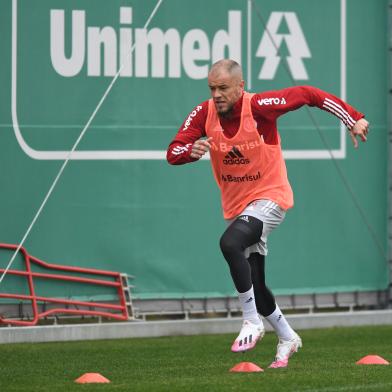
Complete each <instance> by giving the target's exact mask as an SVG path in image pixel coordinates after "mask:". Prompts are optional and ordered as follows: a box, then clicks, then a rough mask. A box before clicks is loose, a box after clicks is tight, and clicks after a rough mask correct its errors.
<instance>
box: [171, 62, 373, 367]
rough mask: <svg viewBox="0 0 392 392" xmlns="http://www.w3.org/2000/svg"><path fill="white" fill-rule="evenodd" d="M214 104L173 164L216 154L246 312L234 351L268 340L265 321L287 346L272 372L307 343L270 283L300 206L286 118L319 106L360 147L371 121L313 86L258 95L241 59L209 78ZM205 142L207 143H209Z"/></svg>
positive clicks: (228, 249)
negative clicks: (281, 238) (269, 264)
mask: <svg viewBox="0 0 392 392" xmlns="http://www.w3.org/2000/svg"><path fill="white" fill-rule="evenodd" d="M208 86H209V88H210V91H211V99H209V100H208V101H205V102H203V103H201V104H200V105H198V106H196V108H195V109H194V110H193V111H192V112H191V114H190V115H189V117H188V118H187V119H186V120H185V121H184V123H183V124H182V126H181V127H180V129H179V131H178V133H177V135H176V137H175V138H174V140H173V141H172V142H171V143H170V145H169V147H168V150H167V160H168V162H169V163H170V164H172V165H181V164H185V163H191V162H195V161H197V160H199V159H200V158H202V156H203V155H205V154H206V153H207V152H208V151H209V152H210V156H211V164H212V168H213V172H214V175H215V179H216V182H217V184H218V186H219V188H220V190H221V197H222V208H223V215H224V218H225V219H226V220H227V221H228V223H229V226H228V228H227V229H226V231H225V232H224V233H223V235H222V237H221V240H220V247H221V250H222V253H223V256H224V257H225V259H226V261H227V263H228V265H229V269H230V273H231V276H232V279H233V282H234V285H235V287H236V289H237V292H238V297H239V301H240V304H241V308H242V312H243V325H242V329H241V331H240V334H239V335H238V337H237V338H236V339H235V341H234V343H233V345H232V347H231V349H232V351H234V352H243V351H247V350H249V349H252V348H253V347H254V346H255V345H256V342H257V341H258V340H260V339H261V338H262V337H263V336H264V326H263V322H262V320H261V318H260V316H259V314H261V315H262V316H264V317H265V318H266V319H267V320H268V321H269V322H270V324H271V325H272V327H273V328H274V330H275V331H276V333H277V335H278V338H279V342H278V347H277V353H276V357H275V360H274V361H273V362H272V364H271V365H270V367H272V368H279V367H286V366H287V365H288V360H289V358H290V356H291V355H292V354H293V353H294V352H297V350H298V349H299V348H300V347H301V346H302V341H301V338H300V337H299V336H298V335H297V333H296V332H295V331H294V330H293V329H292V328H291V327H290V325H289V324H288V322H287V320H286V319H285V317H284V316H283V314H282V312H281V311H280V309H279V306H278V305H277V304H276V302H275V298H274V296H273V294H272V293H271V291H270V290H269V288H268V287H267V286H266V283H265V271H264V266H265V256H266V255H267V237H268V235H269V233H270V232H271V230H272V229H274V228H275V227H277V226H278V225H279V224H280V223H281V222H282V221H283V219H284V217H285V212H286V210H287V209H289V208H291V207H292V206H293V193H292V190H291V187H290V184H289V182H288V179H287V173H286V166H285V163H284V160H283V155H282V150H281V145H280V136H279V134H278V130H277V126H276V122H277V119H278V117H279V116H281V115H283V114H285V113H287V112H289V111H292V110H296V109H298V108H300V107H301V106H303V105H309V106H317V107H318V108H320V109H322V110H325V111H327V112H329V113H331V114H333V115H335V116H336V117H338V118H339V119H340V120H341V121H343V123H344V124H345V125H346V126H347V128H348V131H349V134H350V137H351V139H352V141H353V144H354V147H355V148H357V147H358V140H357V137H358V138H360V140H362V141H363V142H365V141H366V135H367V133H368V126H369V124H368V122H367V121H366V120H365V119H364V118H363V117H364V115H363V114H362V113H359V112H358V111H356V110H355V109H354V108H352V107H351V106H350V105H348V104H347V103H345V102H343V101H342V100H340V99H339V98H337V97H335V96H334V95H332V94H329V93H326V92H324V91H322V90H319V89H316V88H314V87H310V86H301V87H291V88H286V89H283V90H278V91H269V92H263V93H259V94H250V93H248V92H245V91H244V80H243V77H242V70H241V67H240V65H239V64H238V63H236V62H235V61H233V60H220V61H218V62H216V63H215V64H213V66H212V67H211V69H210V71H209V74H208ZM203 138H204V139H203Z"/></svg>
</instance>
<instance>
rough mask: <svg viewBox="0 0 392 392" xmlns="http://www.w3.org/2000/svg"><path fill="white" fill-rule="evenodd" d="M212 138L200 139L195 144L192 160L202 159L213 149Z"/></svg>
mask: <svg viewBox="0 0 392 392" xmlns="http://www.w3.org/2000/svg"><path fill="white" fill-rule="evenodd" d="M211 141H212V137H209V138H207V139H199V140H196V141H195V142H194V143H193V146H192V150H191V154H190V156H191V158H194V159H200V158H201V157H202V156H203V155H204V154H205V153H207V152H208V151H209V150H210V148H211Z"/></svg>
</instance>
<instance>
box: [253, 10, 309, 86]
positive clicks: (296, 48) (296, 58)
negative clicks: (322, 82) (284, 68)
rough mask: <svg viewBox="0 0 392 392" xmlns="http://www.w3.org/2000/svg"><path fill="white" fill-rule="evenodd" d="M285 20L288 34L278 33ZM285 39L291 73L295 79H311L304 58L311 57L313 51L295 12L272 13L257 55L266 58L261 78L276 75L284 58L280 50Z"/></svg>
mask: <svg viewBox="0 0 392 392" xmlns="http://www.w3.org/2000/svg"><path fill="white" fill-rule="evenodd" d="M283 20H285V21H286V24H287V27H288V31H289V33H288V34H279V33H278V31H279V28H280V26H281V24H282V22H283ZM284 41H285V43H286V46H287V49H288V52H289V55H288V56H287V64H288V66H289V69H290V72H291V75H292V76H293V78H294V79H295V80H307V79H309V76H308V73H307V72H306V68H305V65H304V63H303V60H302V59H304V58H310V57H311V53H310V50H309V47H308V44H307V42H306V39H305V36H304V34H303V32H302V29H301V25H300V24H299V21H298V18H297V15H296V14H295V12H272V13H271V16H270V18H269V19H268V22H267V26H266V30H265V31H264V34H263V36H262V38H261V41H260V44H259V47H258V48H257V52H256V57H264V58H265V61H264V64H263V66H262V67H261V70H260V73H259V79H264V80H271V79H273V78H274V77H275V74H276V71H277V69H278V66H279V64H280V61H281V60H282V59H281V57H280V56H279V55H278V51H279V48H280V47H281V45H282V43H283V42H284Z"/></svg>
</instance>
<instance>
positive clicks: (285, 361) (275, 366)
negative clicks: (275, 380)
mask: <svg viewBox="0 0 392 392" xmlns="http://www.w3.org/2000/svg"><path fill="white" fill-rule="evenodd" d="M288 364H289V359H288V358H287V359H283V360H281V361H274V362H272V363H271V365H269V366H268V367H269V368H271V369H278V368H285V367H287V365H288Z"/></svg>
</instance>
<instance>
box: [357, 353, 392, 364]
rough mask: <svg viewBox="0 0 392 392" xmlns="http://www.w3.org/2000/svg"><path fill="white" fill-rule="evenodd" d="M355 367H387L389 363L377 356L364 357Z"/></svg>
mask: <svg viewBox="0 0 392 392" xmlns="http://www.w3.org/2000/svg"><path fill="white" fill-rule="evenodd" d="M356 364H357V365H389V362H388V361H386V360H385V359H384V358H382V357H380V356H378V355H366V357H363V358H361V359H360V360H359V361H358V362H356Z"/></svg>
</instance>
